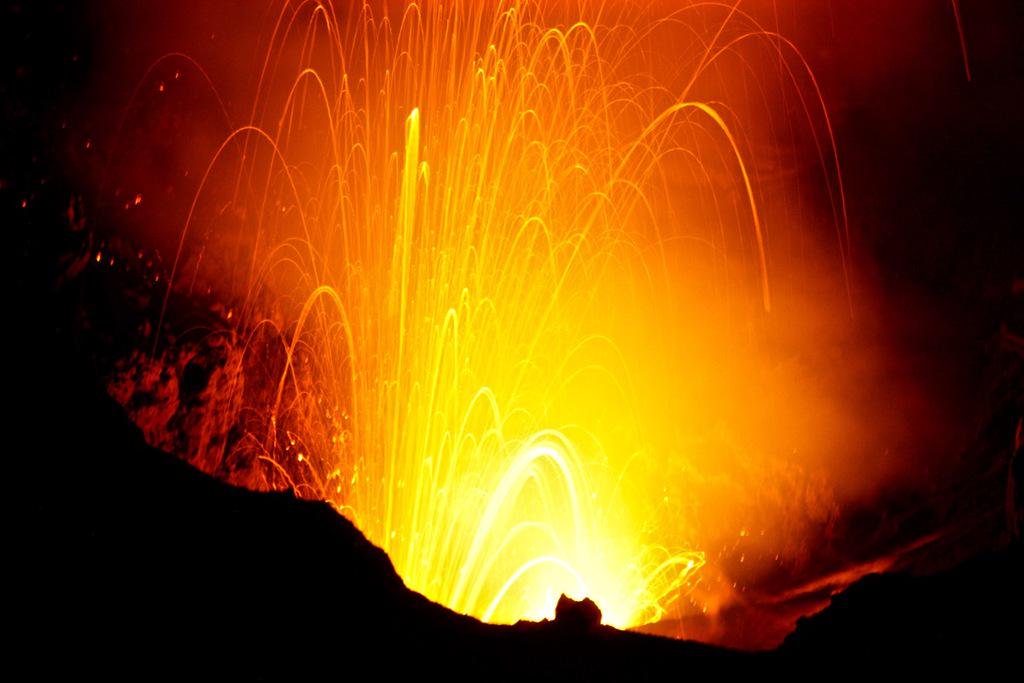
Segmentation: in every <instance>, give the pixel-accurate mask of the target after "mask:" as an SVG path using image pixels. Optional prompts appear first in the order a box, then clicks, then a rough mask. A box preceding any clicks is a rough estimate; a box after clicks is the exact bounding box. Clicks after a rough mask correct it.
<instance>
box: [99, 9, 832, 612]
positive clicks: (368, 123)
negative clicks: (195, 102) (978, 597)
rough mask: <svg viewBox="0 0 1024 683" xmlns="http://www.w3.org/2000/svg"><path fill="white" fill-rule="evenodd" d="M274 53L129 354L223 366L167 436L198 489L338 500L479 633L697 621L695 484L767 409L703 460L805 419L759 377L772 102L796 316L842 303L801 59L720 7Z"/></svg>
mask: <svg viewBox="0 0 1024 683" xmlns="http://www.w3.org/2000/svg"><path fill="white" fill-rule="evenodd" d="M272 27H273V30H272V34H271V36H270V40H269V47H267V49H266V52H265V59H264V60H263V62H262V64H261V66H260V70H259V80H258V83H259V85H258V88H257V92H256V94H255V97H254V98H253V100H252V102H251V110H250V111H249V113H248V119H247V121H246V122H245V124H244V125H237V126H233V127H232V128H231V129H230V132H229V134H228V135H227V136H226V137H224V138H223V142H222V144H221V145H220V146H219V148H218V149H217V152H216V154H214V156H213V158H212V159H210V160H209V165H208V167H207V168H206V169H205V172H204V173H202V174H201V181H200V185H199V187H198V191H197V192H196V193H195V195H194V199H193V201H192V203H191V205H190V208H189V211H188V218H187V221H186V222H185V225H184V226H183V227H182V226H180V225H179V226H178V227H179V229H181V232H180V239H179V240H178V250H177V255H176V257H175V259H174V263H173V268H172V269H171V270H170V272H169V273H168V274H169V278H167V280H169V282H167V280H162V281H161V282H160V284H159V286H161V287H163V286H164V285H165V283H166V287H167V289H166V297H165V298H164V303H163V311H162V312H161V316H160V317H161V319H160V321H159V324H158V325H157V327H156V330H157V332H155V333H154V337H155V339H154V346H153V348H152V349H151V350H150V354H149V357H150V358H151V359H155V362H159V361H160V359H161V358H165V357H166V354H169V353H172V352H174V349H175V348H176V347H177V348H178V349H179V352H181V353H193V352H194V351H186V350H185V349H207V350H209V349H218V353H220V354H221V355H222V356H223V357H224V358H226V359H227V360H225V361H224V362H223V364H222V366H221V367H220V368H219V369H218V371H217V374H216V376H215V377H214V378H213V379H211V380H210V384H209V387H208V388H207V391H206V393H205V394H204V397H205V399H204V402H202V403H201V404H199V405H196V406H193V407H191V408H190V409H189V410H190V417H189V421H188V424H187V426H186V427H185V428H186V429H188V430H190V432H191V433H192V437H193V438H192V439H191V441H190V444H191V449H190V452H189V453H188V454H187V455H188V457H189V459H190V460H191V461H192V462H194V463H195V464H196V465H198V466H199V467H201V468H203V469H205V470H207V471H209V472H213V473H215V474H218V475H219V476H223V477H226V478H228V479H229V480H231V481H233V482H236V483H240V484H245V485H248V486H252V487H256V488H284V487H290V488H293V489H294V490H296V491H297V492H298V493H299V494H300V495H303V496H308V497H311V498H322V499H325V500H327V501H329V502H331V503H332V504H333V505H334V506H335V507H337V509H338V510H340V511H341V512H342V513H343V514H345V515H347V516H348V517H350V518H351V519H352V520H353V521H354V522H355V523H356V524H357V526H358V527H359V528H360V529H361V530H362V531H363V532H364V533H365V534H366V535H367V536H368V537H369V538H370V539H371V540H372V541H373V542H374V543H376V544H378V545H380V546H381V547H383V548H384V549H385V550H386V551H387V553H388V554H389V555H390V557H391V558H392V561H393V562H394V564H395V567H396V569H397V571H398V573H399V574H400V575H401V576H402V577H403V579H404V580H405V581H406V583H407V584H408V585H409V586H410V587H411V588H413V589H414V590H417V591H419V592H421V593H423V594H425V595H426V596H428V597H429V598H431V599H433V600H436V601H438V602H440V603H443V604H444V605H447V606H449V607H451V608H453V609H455V610H458V611H460V612H463V613H467V614H471V615H474V616H477V617H479V618H481V619H484V620H486V621H494V622H514V621H516V620H517V619H520V618H529V619H535V618H542V617H547V616H551V615H552V614H553V611H554V606H555V602H556V601H557V599H558V597H559V595H560V594H562V593H566V594H568V595H570V596H573V597H575V598H582V597H584V596H589V597H592V598H593V599H594V600H595V602H596V603H597V604H598V605H599V606H600V608H601V610H602V611H603V613H604V616H605V621H606V622H607V623H610V624H613V625H616V626H621V627H627V626H637V625H641V624H645V623H649V622H652V621H656V620H659V619H662V618H664V617H666V615H673V614H676V615H678V614H681V613H683V612H684V611H686V610H687V609H689V610H694V609H696V610H700V609H707V605H708V603H707V602H706V601H701V602H700V603H695V604H693V605H688V604H687V603H688V596H689V599H692V598H693V593H692V592H693V591H694V590H695V586H696V585H697V583H698V582H699V581H701V576H702V572H701V569H702V567H703V566H704V565H705V562H706V561H711V559H712V558H711V557H710V556H706V555H705V553H706V552H708V550H709V549H708V548H706V547H703V546H702V545H701V544H702V542H703V541H704V540H705V538H704V537H703V536H701V535H700V534H699V533H697V532H695V529H696V528H697V521H696V518H697V517H699V516H700V515H702V514H703V515H709V516H713V515H714V514H715V511H714V508H709V507H708V506H705V505H703V504H702V503H701V500H702V499H701V495H702V489H701V488H700V487H701V486H706V487H715V486H718V488H716V489H715V490H716V491H718V493H716V495H718V496H722V495H723V494H721V489H722V488H723V487H722V486H720V485H718V484H716V480H715V478H714V477H711V476H703V475H702V474H701V473H700V466H699V465H698V464H695V463H696V462H697V460H695V458H698V459H699V458H700V457H703V458H704V459H705V460H706V459H707V458H709V457H716V456H712V455H707V454H705V455H703V456H701V455H700V454H699V453H698V451H701V450H702V449H703V450H704V451H707V453H711V452H712V451H713V450H714V448H713V447H709V446H707V443H708V439H709V438H710V437H708V436H707V435H708V434H712V433H715V434H717V433H718V430H719V429H720V427H721V424H722V420H723V418H722V415H723V411H724V410H725V411H727V412H728V414H730V415H731V414H749V413H753V412H760V411H762V410H768V409H761V408H758V409H756V410H754V409H750V410H748V409H747V408H745V407H744V405H750V404H753V403H754V402H756V401H760V400H761V399H762V398H764V401H765V403H772V405H773V406H775V407H774V408H772V409H771V410H774V411H775V412H771V411H768V418H767V419H764V420H762V422H761V423H764V424H770V425H771V427H770V428H768V427H766V428H763V430H762V432H763V433H760V434H755V435H753V436H751V437H750V438H749V439H748V438H746V437H748V436H750V435H744V437H743V438H742V439H741V438H740V437H736V439H735V442H733V441H732V440H730V439H731V437H730V438H722V439H721V441H723V442H729V443H735V444H738V442H740V441H743V444H744V445H742V446H740V445H734V447H735V448H736V450H738V451H739V450H743V449H745V448H747V447H748V445H749V443H750V442H757V441H758V439H761V438H762V437H764V444H765V446H764V448H765V450H766V451H767V450H768V449H769V448H770V446H771V445H772V444H773V442H772V440H771V439H772V436H771V435H772V434H775V433H776V432H774V431H772V430H778V431H783V430H786V429H789V428H790V427H793V425H794V423H793V422H792V421H791V418H790V417H788V416H789V415H790V414H791V412H792V414H796V413H799V411H800V410H801V405H802V403H801V401H803V402H811V401H813V400H814V398H813V396H803V397H800V396H796V397H794V395H796V394H799V393H800V390H799V389H795V388H791V389H790V390H789V391H787V390H786V387H790V386H791V385H790V383H789V380H788V379H784V380H778V381H777V384H778V386H774V389H769V390H767V391H766V390H764V389H763V386H764V383H765V382H768V383H769V384H770V383H771V382H773V381H776V380H773V379H771V378H770V377H768V378H767V379H766V376H765V373H764V372H763V365H760V363H761V362H762V358H763V355H762V349H761V348H760V347H759V342H758V339H759V335H760V330H761V329H762V327H763V325H764V322H763V321H764V320H765V319H766V318H767V317H768V316H769V313H770V314H771V315H776V308H777V307H779V306H780V305H781V306H782V312H781V313H779V315H781V316H786V315H790V316H796V315H798V314H796V313H793V311H795V310H797V309H799V308H800V304H801V302H798V303H791V304H790V305H789V307H788V308H787V305H786V303H785V301H786V296H787V295H786V292H788V293H789V300H790V301H791V302H792V301H797V300H798V299H799V290H800V282H799V277H793V278H792V280H793V281H789V280H787V281H786V283H787V284H788V286H783V287H782V288H781V290H778V289H777V287H776V281H777V280H778V277H779V276H778V274H779V273H781V272H783V271H789V272H793V271H794V267H793V266H792V264H800V263H803V260H805V259H806V260H807V261H815V259H816V257H815V256H813V253H814V252H813V249H812V248H811V247H809V246H807V245H806V244H804V246H803V247H800V246H799V245H798V242H800V240H801V239H804V238H802V237H801V235H806V234H809V233H810V232H812V231H809V230H807V228H806V225H805V226H799V225H796V224H795V223H796V222H797V221H796V218H793V217H790V216H789V214H788V213H787V210H786V209H785V206H786V205H787V201H788V200H787V198H785V196H784V195H785V193H784V192H783V191H782V190H781V189H780V188H782V187H784V186H786V185H785V183H784V182H782V181H780V180H779V178H778V177H772V176H771V173H770V172H769V171H767V170H766V169H767V168H768V167H770V166H772V165H773V164H775V165H776V166H777V165H778V164H779V162H778V160H771V159H769V160H767V161H766V163H763V164H761V163H758V162H755V160H754V158H755V157H756V156H758V155H762V156H770V155H771V154H772V149H771V148H772V139H773V138H772V137H771V135H772V131H773V130H774V126H776V125H777V123H776V122H774V121H773V120H772V119H770V118H768V117H767V116H760V115H758V114H757V113H756V112H765V111H769V110H770V109H771V107H773V106H774V101H775V100H776V99H777V98H779V97H788V98H789V99H788V100H787V102H788V105H789V106H791V107H794V108H796V109H798V110H799V111H801V112H803V119H802V120H799V121H798V123H796V124H794V123H792V122H789V121H790V119H792V117H788V118H787V119H786V120H787V123H786V124H785V125H788V126H789V127H790V129H792V127H793V126H798V127H799V128H800V132H799V134H798V137H802V138H803V139H804V140H805V141H807V144H809V145H811V146H812V148H813V149H816V150H817V152H816V153H817V155H818V158H819V161H820V168H819V169H818V170H817V171H816V172H817V173H818V177H819V178H821V179H822V181H821V183H820V185H821V187H820V188H819V191H820V192H821V193H822V195H823V196H825V197H827V202H828V204H829V206H831V210H832V213H831V215H830V216H828V217H827V218H825V219H824V220H821V221H819V222H821V223H824V224H825V228H824V229H823V230H819V233H820V235H819V236H817V237H815V238H814V239H817V240H819V241H820V242H821V243H826V242H827V241H831V243H832V246H831V247H827V248H818V251H820V252H822V253H828V254H830V258H831V259H832V260H831V261H830V263H831V265H828V264H824V265H820V266H815V267H820V269H821V270H822V271H827V273H828V274H829V277H832V278H833V279H834V282H833V284H834V285H835V289H836V290H837V291H842V295H841V296H837V297H834V298H833V299H832V300H827V303H823V304H821V305H823V306H834V304H835V302H837V301H839V302H841V306H839V307H838V308H839V310H840V311H845V308H844V307H846V306H847V305H848V286H847V285H846V284H845V282H844V273H845V265H846V254H847V251H848V237H847V235H846V233H845V229H846V228H845V217H844V207H843V198H842V190H841V184H840V181H839V175H838V165H837V162H836V154H835V148H834V144H833V142H832V140H831V131H830V128H829V122H828V116H827V113H826V111H825V108H824V106H823V103H822V99H821V96H820V93H819V92H818V90H817V85H816V84H815V82H814V79H813V76H812V75H811V73H810V70H809V69H808V68H807V67H806V64H805V63H804V61H803V58H802V57H801V55H800V54H799V52H798V51H796V49H795V48H794V47H793V46H792V44H790V43H789V42H788V41H787V40H786V39H785V38H783V37H782V36H780V35H778V34H776V33H775V32H773V31H770V30H768V29H766V28H765V27H763V26H761V25H759V24H758V23H757V21H756V20H755V19H754V18H753V17H752V16H750V15H748V14H746V13H744V11H743V10H742V8H739V7H737V6H732V5H720V4H716V3H695V4H693V5H687V6H685V7H683V8H681V9H680V8H676V9H671V8H669V9H666V10H665V11H664V12H661V11H660V10H658V9H657V8H654V9H650V8H649V9H645V10H642V11H638V10H636V9H635V8H633V7H632V6H627V5H626V3H622V4H621V6H620V4H619V3H608V2H593V3H591V2H578V3H576V2H574V3H568V2H565V3H562V2H551V3H544V2H527V1H518V0H505V1H502V2H494V3H481V2H469V1H466V2H451V3H442V2H432V1H429V0H428V1H424V2H417V3H409V4H407V5H406V4H402V5H399V4H398V3H388V4H387V6H381V5H379V4H373V5H371V4H369V3H366V4H359V3H356V2H352V3H338V4H337V5H336V6H335V5H332V4H330V3H329V2H313V1H309V2H289V3H287V4H286V5H285V6H284V7H283V8H282V9H281V11H280V14H279V15H278V17H277V19H276V22H273V23H272ZM748 55H756V56H757V57H758V59H759V60H760V62H759V63H760V64H762V66H760V67H757V68H755V67H753V66H750V65H749V64H747V62H746V59H747V56H748ZM755 61H756V60H755ZM764 64H767V66H763V65H764ZM168 65H173V67H171V66H168ZM168 68H172V70H173V71H175V72H176V75H175V78H177V73H178V72H180V70H188V72H189V73H197V70H196V69H197V67H196V65H195V64H194V63H192V62H190V61H189V60H186V59H184V58H183V57H181V56H178V55H169V56H168V57H166V58H165V59H163V60H161V62H160V63H158V64H157V65H156V66H155V67H154V68H153V69H152V70H151V72H150V74H149V75H148V76H147V79H148V80H146V81H144V85H145V84H146V83H148V82H151V81H152V80H153V79H156V78H157V77H158V76H159V74H160V73H162V71H165V70H167V69H168ZM747 68H749V69H751V70H752V72H753V74H754V75H753V77H752V78H751V79H750V80H749V81H744V82H743V83H739V84H738V85H737V82H736V79H735V78H733V77H732V76H730V74H734V73H735V72H736V71H737V70H741V71H742V70H743V69H747ZM759 69H768V70H771V71H772V73H774V74H775V76H776V78H775V81H774V82H772V83H768V81H770V79H768V78H764V77H762V76H761V75H759V71H758V70H759ZM730 79H732V80H731V81H730ZM198 81H199V79H194V80H193V83H197V82H198ZM727 81H729V83H727ZM709 83H710V85H709ZM751 83H753V85H751ZM718 86H722V88H720V90H721V92H725V91H728V90H729V89H730V88H731V89H732V90H733V91H736V92H737V93H738V95H737V100H738V101H737V102H735V103H730V102H726V101H723V100H720V99H717V97H718V96H717V95H713V94H710V93H712V92H715V91H716V90H715V89H716V88H718ZM160 87H161V90H160V92H161V93H162V92H163V85H161V86H160ZM748 87H749V89H748ZM759 108H760V109H759ZM751 112H754V113H751ZM744 113H746V114H747V115H748V116H746V117H745V116H744V115H743V114H744ZM783 116H784V117H785V114H784V115H783ZM766 148H767V151H765V149H766ZM801 220H802V221H803V222H804V223H808V219H807V218H803V219H801ZM787 223H793V225H788V224H787ZM807 239H808V240H809V242H808V243H810V241H813V240H812V239H811V238H807ZM773 240H774V241H773ZM809 254H810V255H809ZM826 261H827V259H826ZM800 267H805V266H800ZM794 281H795V282H796V284H794ZM837 283H838V284H837ZM201 291H209V292H212V296H214V297H215V298H217V299H218V300H219V301H221V302H223V309H222V310H223V311H224V315H223V318H222V320H221V321H220V323H219V324H216V325H207V324H204V325H203V327H202V329H201V330H198V331H197V330H196V329H195V328H194V327H193V328H191V329H189V328H188V327H187V325H189V324H192V323H190V322H189V321H184V324H185V328H184V331H182V324H181V321H180V320H175V319H174V316H173V308H174V305H173V301H174V298H175V297H176V296H179V295H183V296H187V295H189V294H191V293H196V292H201ZM786 310H789V311H790V312H789V313H788V314H787V313H786V312H785V311H786ZM784 319H788V318H784ZM783 324H785V323H783ZM175 325H177V326H178V327H175ZM167 330H171V331H170V332H168V331H167ZM199 352H201V351H196V353H199ZM115 384H116V383H115ZM780 386H781V387H782V388H780ZM119 392H120V393H119ZM114 393H115V394H116V395H118V396H119V397H120V398H121V399H122V400H123V401H125V402H129V400H130V393H131V391H130V390H128V391H127V392H125V391H122V390H121V389H118V388H117V387H115V388H114ZM769 394H771V395H772V397H773V398H771V400H770V401H769V398H768V395H769ZM780 397H781V398H780ZM724 406H732V407H731V408H728V409H726V408H724ZM136 418H137V419H139V416H138V414H137V413H136ZM792 419H795V418H792ZM761 423H759V424H761ZM793 431H799V429H798V428H794V430H793ZM812 437H813V438H814V439H818V440H819V441H820V439H821V438H823V437H821V436H820V435H812V436H808V437H807V438H808V439H811V438H812ZM715 448H717V446H716V447H715ZM745 457H749V458H753V457H756V456H755V454H754V452H753V451H750V452H749V453H746V454H745ZM767 470H768V468H766V471H767ZM772 471H778V468H775V470H772ZM785 476H788V477H790V478H791V479H792V476H791V475H790V474H787V475H785ZM725 488H726V489H728V487H725ZM735 493H736V495H737V496H742V495H743V493H742V491H740V490H738V489H737V490H736V492H735ZM724 495H725V496H726V497H727V496H728V495H730V494H729V493H728V490H727V493H726V494H724ZM823 495H824V494H823ZM722 504H724V503H722ZM822 505H823V506H824V507H827V503H823V504H822ZM762 521H764V522H765V524H766V525H767V524H768V522H767V521H766V520H762ZM722 525H723V526H725V525H726V522H724V521H723V522H722ZM733 531H735V532H737V533H738V535H739V536H746V534H747V531H746V529H742V530H740V529H734V530H733ZM761 533H762V534H763V532H761ZM741 561H742V560H741ZM316 590H329V588H328V587H318V588H317V589H316Z"/></svg>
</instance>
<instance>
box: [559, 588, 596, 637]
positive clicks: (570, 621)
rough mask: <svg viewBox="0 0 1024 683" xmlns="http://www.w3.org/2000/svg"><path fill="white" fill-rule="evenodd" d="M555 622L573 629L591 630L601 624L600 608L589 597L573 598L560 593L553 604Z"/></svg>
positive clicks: (565, 627)
mask: <svg viewBox="0 0 1024 683" xmlns="http://www.w3.org/2000/svg"><path fill="white" fill-rule="evenodd" d="M555 623H556V624H558V625H559V626H561V627H562V628H564V629H568V630H573V631H582V632H586V631H593V630H594V629H596V628H597V627H598V626H600V625H601V609H600V608H599V607H598V606H597V604H596V603H595V602H594V601H593V600H591V599H590V598H583V599H582V600H573V599H572V598H570V597H569V596H568V595H565V594H564V593H563V594H562V597H560V598H558V604H557V605H555Z"/></svg>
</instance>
